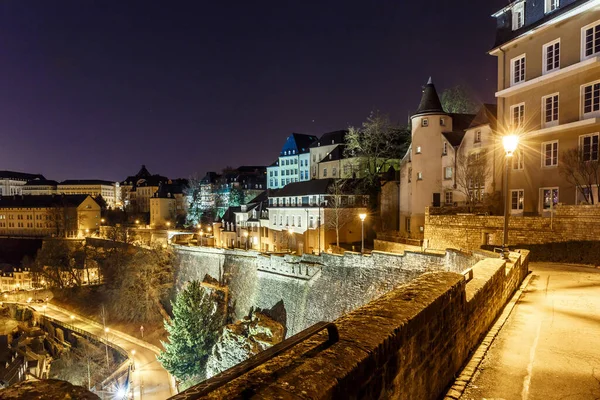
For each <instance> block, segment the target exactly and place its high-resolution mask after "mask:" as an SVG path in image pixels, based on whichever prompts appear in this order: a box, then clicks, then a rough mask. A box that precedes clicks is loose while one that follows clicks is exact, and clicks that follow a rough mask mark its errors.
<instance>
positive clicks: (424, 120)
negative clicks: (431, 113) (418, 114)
mask: <svg viewBox="0 0 600 400" xmlns="http://www.w3.org/2000/svg"><path fill="white" fill-rule="evenodd" d="M428 126H429V118H422V119H421V127H422V128H427V127H428Z"/></svg>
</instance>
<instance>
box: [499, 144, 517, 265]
mask: <svg viewBox="0 0 600 400" xmlns="http://www.w3.org/2000/svg"><path fill="white" fill-rule="evenodd" d="M518 144H519V137H518V136H517V135H507V136H504V137H503V138H502V145H503V146H504V152H505V153H506V154H505V155H506V156H505V157H504V238H503V240H502V257H503V258H504V259H505V260H508V256H509V255H510V250H509V249H508V215H509V201H510V196H509V195H508V177H509V168H510V160H511V159H512V156H513V154H514V153H515V150H517V146H518Z"/></svg>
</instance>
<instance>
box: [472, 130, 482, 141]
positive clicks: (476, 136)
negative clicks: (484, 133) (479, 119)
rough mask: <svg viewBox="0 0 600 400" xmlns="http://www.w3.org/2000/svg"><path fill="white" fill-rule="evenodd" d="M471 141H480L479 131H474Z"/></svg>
mask: <svg viewBox="0 0 600 400" xmlns="http://www.w3.org/2000/svg"><path fill="white" fill-rule="evenodd" d="M473 141H474V142H475V143H480V142H481V131H475V135H474V136H473Z"/></svg>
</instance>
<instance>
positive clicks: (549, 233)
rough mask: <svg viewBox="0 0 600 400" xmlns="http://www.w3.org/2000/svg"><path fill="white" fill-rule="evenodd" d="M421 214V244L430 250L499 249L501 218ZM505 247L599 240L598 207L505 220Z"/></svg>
mask: <svg viewBox="0 0 600 400" xmlns="http://www.w3.org/2000/svg"><path fill="white" fill-rule="evenodd" d="M435 212H437V211H436V210H435V209H427V210H426V213H425V240H426V241H427V247H428V248H432V249H446V248H455V249H465V250H471V249H478V248H479V247H480V246H481V245H484V244H490V245H496V246H501V245H502V240H503V229H504V217H498V216H483V215H435V214H434V213H435ZM508 232H509V244H543V243H552V242H569V241H594V240H600V205H592V206H588V205H579V206H573V205H558V206H557V207H556V209H555V210H554V215H553V218H550V217H520V216H511V217H510V218H509V231H508Z"/></svg>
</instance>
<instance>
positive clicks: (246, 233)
mask: <svg viewBox="0 0 600 400" xmlns="http://www.w3.org/2000/svg"><path fill="white" fill-rule="evenodd" d="M244 239H245V240H244V241H245V242H246V251H248V231H244Z"/></svg>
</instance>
